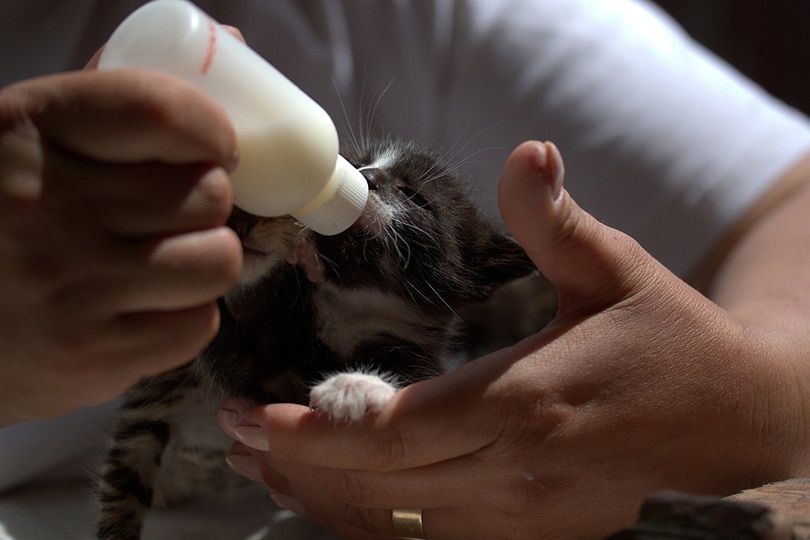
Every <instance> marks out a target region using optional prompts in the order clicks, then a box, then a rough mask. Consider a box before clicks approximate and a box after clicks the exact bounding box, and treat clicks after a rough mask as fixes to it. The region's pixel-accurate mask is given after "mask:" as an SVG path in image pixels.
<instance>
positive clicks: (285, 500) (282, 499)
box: [270, 493, 307, 516]
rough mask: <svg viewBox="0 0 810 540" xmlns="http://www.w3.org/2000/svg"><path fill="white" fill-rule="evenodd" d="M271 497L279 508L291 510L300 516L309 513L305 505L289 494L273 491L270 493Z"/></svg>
mask: <svg viewBox="0 0 810 540" xmlns="http://www.w3.org/2000/svg"><path fill="white" fill-rule="evenodd" d="M270 498H271V499H273V502H274V503H276V506H278V507H279V508H283V509H284V510H289V511H290V512H293V513H294V514H298V515H299V516H305V515H307V512H306V510H304V505H303V504H301V503H300V502H298V500H297V499H293V498H292V497H290V496H289V495H284V494H283V493H273V494H272V495H270Z"/></svg>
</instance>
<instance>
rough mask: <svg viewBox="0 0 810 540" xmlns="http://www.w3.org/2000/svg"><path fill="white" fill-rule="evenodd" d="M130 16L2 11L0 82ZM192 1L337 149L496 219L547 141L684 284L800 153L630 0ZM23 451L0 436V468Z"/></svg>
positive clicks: (609, 215) (741, 93) (587, 198)
mask: <svg viewBox="0 0 810 540" xmlns="http://www.w3.org/2000/svg"><path fill="white" fill-rule="evenodd" d="M138 4H140V2H138V1H118V0H71V1H70V2H56V3H55V2H52V1H50V0H27V1H26V2H4V3H3V4H2V5H0V50H2V51H4V60H3V62H2V63H1V64H0V84H2V85H5V84H7V83H9V82H12V81H15V80H20V79H23V78H26V77H31V76H35V75H40V74H45V73H50V72H55V71H60V70H64V69H69V68H77V67H80V66H81V65H82V64H83V63H84V62H85V61H86V60H87V59H88V58H89V57H90V55H91V54H92V53H93V52H94V51H95V50H96V49H97V48H98V47H99V46H100V45H101V44H102V43H103V42H104V40H105V38H106V37H107V36H108V35H109V34H110V33H111V32H112V30H113V28H114V27H115V25H116V24H117V23H118V22H119V21H120V20H122V19H123V18H124V16H125V15H126V14H127V13H128V12H130V11H131V10H132V9H134V7H135V6H136V5H138ZM198 4H199V5H200V6H201V7H203V9H205V10H206V11H208V12H209V13H210V14H211V15H212V16H214V18H216V19H217V20H218V21H220V22H222V23H226V24H231V25H234V26H238V27H239V28H240V29H241V30H242V32H243V34H244V36H245V38H246V40H247V42H248V43H249V44H250V45H251V46H252V47H253V48H254V49H256V50H257V51H258V52H259V53H260V54H261V55H262V56H264V57H265V58H267V59H268V60H269V61H270V62H271V63H272V64H274V65H275V66H276V67H277V68H278V69H279V70H280V71H282V73H285V74H286V75H287V76H288V77H289V78H290V79H292V80H293V81H294V82H295V83H297V84H298V85H299V86H300V87H301V88H302V89H303V90H304V91H306V92H307V93H308V94H310V95H311V96H312V97H313V98H314V99H315V100H316V101H318V102H319V103H321V105H323V106H324V108H325V109H326V110H327V111H328V112H329V113H330V114H331V115H332V117H333V119H334V120H335V122H336V124H337V125H338V127H339V129H340V130H341V131H342V132H343V133H344V134H345V135H344V139H348V138H350V137H352V136H354V137H359V136H361V135H362V134H367V133H372V134H395V135H397V136H401V137H403V138H408V139H417V140H419V141H421V142H424V143H426V144H429V145H433V146H435V147H438V148H441V149H443V150H444V151H445V152H446V153H447V154H448V155H449V156H450V157H451V158H452V159H454V160H455V161H457V162H459V163H462V164H463V170H464V171H465V172H466V174H467V175H468V176H469V179H470V182H471V184H472V186H473V189H474V192H475V195H476V197H477V198H478V200H479V201H480V202H481V204H482V206H483V207H484V208H485V209H486V210H487V211H488V213H489V214H491V215H492V216H493V217H494V218H497V217H498V213H497V202H496V198H495V194H496V186H497V180H498V176H499V173H500V170H501V167H502V165H503V163H504V160H505V159H506V157H507V155H508V154H509V152H510V151H511V150H512V149H513V148H514V147H515V146H516V145H517V144H518V143H520V142H521V141H523V140H526V139H530V138H532V139H548V140H553V141H554V142H555V143H557V145H558V146H559V148H560V149H561V151H562V153H563V156H564V158H565V160H566V169H567V177H566V186H567V188H568V189H569V191H570V192H571V193H572V194H573V196H574V198H575V199H576V200H577V201H578V203H579V204H580V205H581V206H582V207H584V208H585V209H586V210H588V211H589V212H591V213H592V214H594V215H595V216H596V217H598V218H599V219H600V220H602V221H604V222H606V223H607V224H609V225H611V226H613V227H616V228H619V229H621V230H623V231H625V232H627V233H628V234H630V235H631V236H633V237H635V238H636V239H637V240H638V241H640V242H641V244H642V245H643V246H644V247H645V248H647V250H649V251H650V252H651V253H652V254H653V255H654V256H656V257H657V258H658V259H659V260H661V261H662V262H663V263H665V264H666V265H667V266H669V267H670V268H671V269H672V270H673V271H674V272H676V273H677V274H680V275H686V274H687V273H688V272H689V271H690V270H691V269H692V268H693V267H694V265H695V264H696V263H698V262H699V261H700V260H701V258H702V257H703V256H705V254H706V252H707V251H708V250H709V249H710V248H711V246H712V245H713V244H714V243H715V242H716V241H717V240H718V239H719V238H720V237H721V236H722V235H723V234H724V232H726V231H727V230H728V228H729V227H730V226H731V225H732V224H733V223H734V222H735V220H737V219H739V218H740V216H741V215H742V214H743V213H744V212H745V210H746V209H747V208H749V207H750V205H751V204H752V203H753V202H754V201H755V200H756V199H757V198H758V197H759V196H760V195H761V194H762V193H763V191H765V190H766V189H767V188H768V187H769V186H770V184H771V183H772V181H773V180H774V179H776V178H778V177H779V176H780V174H782V173H783V172H785V171H786V170H787V168H789V167H790V166H791V165H792V164H794V163H795V162H796V161H797V159H798V158H799V157H800V156H802V155H803V154H805V153H807V152H808V151H810V123H808V119H807V118H806V117H805V116H803V115H801V114H800V113H798V112H796V111H795V110H792V109H790V108H788V107H786V106H785V105H783V104H782V103H780V102H778V101H777V100H775V99H773V98H771V97H770V96H768V95H767V94H765V93H764V92H762V91H761V90H760V89H759V88H758V87H757V86H755V85H754V84H752V83H750V82H749V81H747V80H745V79H743V78H742V77H740V76H739V75H737V74H736V72H734V71H733V70H731V69H729V68H728V67H727V66H726V65H725V64H724V63H723V62H721V61H720V60H718V59H717V58H715V57H713V56H712V55H710V54H709V53H707V52H706V51H705V50H704V49H702V48H701V47H700V46H698V45H697V44H695V43H694V42H692V41H690V40H689V38H688V37H687V36H686V35H685V34H684V32H683V31H682V30H681V29H680V28H679V27H677V26H676V25H675V24H674V23H673V22H672V21H671V20H670V19H669V18H668V17H667V16H666V15H665V14H663V13H662V12H661V11H660V10H659V9H657V8H655V7H654V6H651V5H648V4H646V3H644V2H641V1H632V0H612V1H610V2H605V1H603V0H500V1H493V0H467V1H461V0H459V1H449V0H436V1H433V2H420V1H418V0H417V1H412V2H408V1H404V0H402V1H395V0H391V1H383V0H346V1H344V2H339V1H335V0H320V1H316V0H300V1H293V0H272V1H270V0H264V1H263V0H243V1H240V2H232V1H230V0H210V1H205V0H201V1H200V2H198ZM268 99H272V96H268ZM81 414H84V413H79V415H81ZM58 423H59V422H55V423H54V424H58ZM46 424H47V423H46ZM88 425H89V424H88ZM17 429H18V430H20V431H23V430H21V428H17ZM88 429H89V428H88ZM25 441H30V439H26V438H25V437H23V436H13V435H11V432H10V430H8V432H7V431H6V430H0V453H3V454H5V453H6V452H7V449H8V448H10V446H11V445H22V444H25ZM54 447H55V448H59V447H58V446H54ZM62 457H63V456H61V455H60V459H61V458H62ZM37 459H41V458H40V457H38V458H37ZM46 461H47V460H46ZM38 463H40V464H41V467H39V469H45V468H46V467H47V466H49V465H53V463H47V462H42V461H40V462H38ZM9 467H13V464H11V463H9V462H8V461H7V460H0V489H2V488H3V487H8V486H9V485H11V484H13V483H15V482H18V481H20V480H21V479H20V478H19V475H16V476H15V475H10V471H9V470H8V469H9ZM34 472H35V471H29V472H27V473H26V475H27V476H31V475H33V474H34ZM9 478H14V481H13V482H12V481H9Z"/></svg>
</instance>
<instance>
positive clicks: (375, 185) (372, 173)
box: [360, 167, 382, 191]
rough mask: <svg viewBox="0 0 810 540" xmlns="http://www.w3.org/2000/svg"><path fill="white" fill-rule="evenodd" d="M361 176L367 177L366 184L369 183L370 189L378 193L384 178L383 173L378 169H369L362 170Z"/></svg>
mask: <svg viewBox="0 0 810 540" xmlns="http://www.w3.org/2000/svg"><path fill="white" fill-rule="evenodd" d="M360 174H362V175H363V176H365V177H366V182H368V189H371V190H374V191H376V190H377V189H379V187H380V185H379V181H380V179H381V178H382V171H381V170H380V169H378V168H376V167H371V168H368V169H360Z"/></svg>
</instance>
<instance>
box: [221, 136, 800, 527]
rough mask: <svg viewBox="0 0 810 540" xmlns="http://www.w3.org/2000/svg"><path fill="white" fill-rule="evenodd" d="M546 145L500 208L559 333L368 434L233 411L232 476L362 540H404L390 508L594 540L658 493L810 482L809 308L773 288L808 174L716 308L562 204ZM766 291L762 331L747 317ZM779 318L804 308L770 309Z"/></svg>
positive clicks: (459, 522)
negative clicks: (538, 278)
mask: <svg viewBox="0 0 810 540" xmlns="http://www.w3.org/2000/svg"><path fill="white" fill-rule="evenodd" d="M543 148H544V147H542V146H541V145H537V144H535V143H527V144H525V145H522V146H520V147H519V148H518V149H517V150H516V151H515V153H513V154H512V156H511V157H510V160H509V162H508V163H507V165H506V168H505V171H504V174H503V176H502V180H501V196H502V203H501V204H502V209H503V215H504V218H505V219H506V221H507V224H508V225H509V227H510V230H511V231H512V233H513V234H514V235H515V237H516V238H517V239H518V240H519V241H520V242H521V243H522V244H523V246H524V247H525V248H526V249H527V252H528V253H529V254H530V255H531V256H532V257H533V259H534V260H535V262H536V263H537V265H538V267H539V268H540V269H541V270H542V271H543V273H544V274H546V275H547V276H548V277H549V279H550V280H551V281H552V282H553V283H554V284H555V285H556V286H557V288H558V291H559V293H560V305H561V307H560V313H559V315H558V317H557V319H556V320H555V321H554V322H553V323H552V325H551V326H550V327H549V328H547V329H546V330H544V331H543V332H541V333H540V334H538V335H537V336H534V337H531V338H529V339H527V340H525V341H523V342H521V343H520V344H518V345H516V346H515V347H513V348H510V349H506V350H503V351H499V352H497V353H494V354H492V355H490V356H488V357H485V358H481V359H479V360H476V361H474V362H472V363H471V364H469V365H467V366H465V367H463V368H462V369H460V370H458V371H456V372H454V373H451V374H449V375H446V376H443V377H440V378H438V379H435V380H431V381H425V382H421V383H418V384H415V385H412V386H410V387H408V388H406V389H404V390H402V391H401V392H399V393H398V394H397V396H396V397H395V398H394V401H393V402H392V403H391V404H390V405H389V406H388V407H387V408H386V409H384V410H383V411H382V413H381V414H380V415H378V416H375V417H373V418H371V419H369V420H368V421H367V422H365V423H363V424H358V425H348V426H347V425H338V426H336V425H333V424H332V423H331V422H330V421H329V420H328V419H325V418H322V417H319V416H318V415H317V414H315V413H313V412H312V411H309V410H308V409H306V408H304V407H298V406H294V405H270V406H267V407H259V408H255V409H250V410H241V409H238V408H237V409H236V410H235V411H234V410H231V411H230V412H229V411H227V410H226V411H222V412H221V413H220V420H221V422H222V424H223V425H224V427H225V428H226V429H227V430H229V431H231V433H234V432H233V428H234V426H241V427H240V428H239V429H238V430H237V431H236V432H235V433H234V435H235V436H237V437H240V438H241V439H242V440H243V441H244V442H246V443H250V444H251V445H252V446H253V447H254V449H250V448H249V447H246V446H242V445H241V444H237V445H236V446H235V448H234V449H233V453H232V456H231V458H232V462H233V463H237V464H239V463H240V461H239V460H241V464H242V465H243V466H245V467H246V468H244V469H243V471H245V472H248V473H249V474H251V475H252V476H254V477H256V476H257V474H260V475H261V478H262V479H263V480H264V481H265V482H267V483H268V484H269V485H270V486H271V487H272V488H274V489H275V490H276V492H277V493H278V494H282V497H280V498H279V501H281V502H282V503H285V504H288V505H290V500H289V499H286V498H284V496H292V497H293V498H294V499H295V500H296V501H298V505H299V506H295V508H296V509H298V510H302V509H303V510H304V511H306V513H307V515H310V516H311V517H312V518H313V519H315V520H316V521H319V522H321V523H324V524H325V525H327V526H330V527H333V528H335V529H336V530H338V531H339V532H341V533H342V534H344V535H346V536H347V537H349V538H376V537H377V536H374V535H370V534H368V532H367V531H373V532H374V533H377V534H380V535H386V534H389V535H390V534H391V532H392V530H391V509H392V508H423V509H424V511H423V518H424V526H425V532H426V535H427V536H428V537H429V538H458V537H464V538H500V537H505V538H524V537H525V538H567V537H583V536H584V537H598V535H600V534H601V535H604V534H607V533H609V532H611V531H612V530H615V529H617V528H620V527H621V526H623V525H625V524H626V523H628V522H629V521H631V520H632V519H633V517H634V515H635V512H636V510H637V508H638V505H639V503H640V502H641V500H642V499H643V498H644V496H645V495H646V494H648V493H649V492H651V491H654V490H657V489H663V488H669V489H682V490H687V491H696V492H706V493H719V494H724V493H732V492H734V491H736V490H738V489H741V488H743V487H747V486H751V485H755V484H759V483H763V482H766V481H769V480H775V479H779V478H786V477H791V476H799V475H806V474H808V473H810V457H809V456H810V448H808V444H810V443H808V441H810V437H808V426H807V424H806V423H805V422H806V420H804V419H805V418H807V417H808V410H809V409H810V403H809V402H808V401H810V398H808V387H807V385H808V381H809V380H810V376H808V369H809V368H808V365H807V363H806V360H805V357H804V355H803V354H801V351H802V350H807V346H808V343H807V340H808V336H807V332H806V329H805V328H804V327H803V325H802V323H801V321H802V320H803V319H797V318H796V311H795V310H803V309H807V307H808V306H810V297H808V295H806V294H803V293H802V289H801V287H799V288H792V287H787V288H786V287H782V286H780V285H779V282H780V276H781V278H782V279H785V278H788V279H789V280H791V281H793V280H795V279H796V278H795V274H796V273H801V271H802V269H803V268H804V267H806V265H807V262H808V261H807V257H808V255H807V252H806V251H802V250H797V249H796V246H797V245H808V244H807V242H806V241H805V242H804V243H798V244H797V243H796V242H801V240H802V238H803V237H804V235H806V234H807V231H808V230H810V227H808V226H807V225H808V223H807V217H806V215H805V214H803V213H802V212H800V211H799V208H801V206H799V204H800V202H799V201H800V199H801V198H806V197H807V196H808V190H807V189H806V188H801V190H802V191H798V190H799V189H800V186H802V185H807V184H806V182H807V181H808V178H807V177H806V169H805V168H804V167H805V165H802V166H800V167H799V168H797V169H794V170H793V171H791V173H789V175H788V179H787V181H789V182H791V183H792V182H793V180H791V178H793V177H792V175H794V174H795V175H797V176H796V178H795V182H796V184H795V186H796V190H797V191H795V192H794V194H793V195H792V196H791V197H789V198H788V199H784V200H782V201H781V203H775V204H772V205H769V206H770V207H769V208H763V209H762V214H761V215H760V217H759V218H758V219H756V220H755V221H754V222H753V223H752V224H749V225H748V226H747V227H746V232H745V234H744V235H743V236H742V238H741V239H739V240H738V241H736V242H735V243H734V248H732V249H731V250H730V254H729V256H728V258H727V259H726V260H727V262H726V263H725V264H724V265H723V266H722V267H721V271H720V273H719V274H718V279H717V281H716V288H717V294H718V301H720V302H722V305H718V304H717V303H715V302H712V301H710V300H709V299H707V298H706V297H704V296H703V295H701V294H700V293H698V292H697V291H696V290H695V289H693V288H692V287H690V286H689V285H687V284H686V283H685V282H683V281H681V280H679V279H678V278H676V277H675V276H674V275H672V274H671V273H670V272H669V271H667V270H666V269H665V268H663V267H662V266H661V265H660V264H659V263H657V262H656V261H655V260H654V259H652V258H651V257H650V256H649V255H647V254H646V253H645V252H644V251H643V250H641V249H640V247H639V246H638V245H637V244H636V243H635V242H634V241H633V240H631V239H630V238H629V237H627V236H625V235H623V234H621V233H619V232H617V231H615V230H613V229H609V228H607V227H605V226H603V225H601V224H599V223H598V222H597V221H596V220H594V219H593V218H591V217H590V216H588V215H587V214H586V213H584V212H583V211H582V210H581V209H579V208H578V207H577V206H576V205H575V204H574V203H573V201H572V200H571V198H570V197H569V196H568V195H567V194H566V193H565V192H564V191H563V192H562V193H563V194H562V196H561V197H560V198H559V199H558V200H556V201H554V200H552V199H551V198H550V197H549V188H548V186H549V184H550V182H551V177H552V176H553V175H551V174H548V172H547V171H548V169H547V168H546V166H545V165H538V164H539V163H542V162H544V161H545V160H544V158H542V157H541V155H542V154H543V153H544V152H543ZM777 185H780V184H777ZM781 185H782V186H784V184H781ZM794 201H796V202H795V203H794ZM791 209H792V210H791ZM792 235H793V237H792V239H791V240H792V241H790V242H775V241H774V236H776V237H779V238H786V237H788V238H789V237H790V236H792ZM762 244H764V245H767V246H769V250H774V251H773V252H771V253H769V254H768V258H767V260H765V259H759V257H758V255H757V254H758V253H759V248H760V245H762ZM779 246H782V247H779ZM777 258H781V259H782V261H781V263H780V264H778V265H775V267H769V265H771V264H773V262H774V261H775V260H776V259H777ZM735 261H737V262H745V263H746V264H751V263H752V261H754V262H756V264H754V265H753V267H749V268H748V269H737V270H735V269H734V268H733V265H734V264H735ZM755 268H760V271H761V272H764V271H767V272H768V273H769V274H771V275H772V276H773V278H772V279H767V280H758V279H755V277H756V275H755V274H756V273H757V272H755V270H754V269H755ZM805 283H806V281H805ZM765 293H767V294H766V296H767V301H766V302H765V303H766V304H767V305H770V306H771V308H770V309H768V310H767V311H765V312H764V315H767V317H766V319H767V320H763V319H762V318H760V317H758V316H756V315H753V316H752V312H753V313H754V314H756V313H757V311H756V310H754V309H752V305H753V304H752V303H751V302H752V300H753V299H758V301H762V295H763V294H765ZM783 302H788V303H789V304H790V305H792V306H794V308H795V310H792V311H781V312H779V311H778V310H776V311H775V309H774V307H773V306H779V305H780V304H781V303H783ZM779 320H781V321H782V322H781V323H778V322H777V321H779ZM230 405H231V406H232V407H233V406H234V404H230ZM264 434H266V439H265V438H264ZM267 445H269V448H270V450H269V451H265V452H262V451H259V450H256V449H255V448H261V447H265V448H267ZM239 456H242V457H239ZM246 456H251V457H246ZM234 458H235V459H234Z"/></svg>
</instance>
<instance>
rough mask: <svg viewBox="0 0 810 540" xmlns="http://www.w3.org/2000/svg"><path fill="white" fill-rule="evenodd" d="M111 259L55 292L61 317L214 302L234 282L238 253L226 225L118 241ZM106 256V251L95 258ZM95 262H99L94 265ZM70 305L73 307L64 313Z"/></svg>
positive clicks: (54, 300) (53, 301)
mask: <svg viewBox="0 0 810 540" xmlns="http://www.w3.org/2000/svg"><path fill="white" fill-rule="evenodd" d="M110 251H118V252H119V254H118V256H117V257H115V259H114V260H112V261H107V262H106V263H104V264H99V266H97V267H96V268H94V269H93V271H92V272H89V273H88V275H87V276H86V277H85V278H83V279H82V281H80V282H79V283H68V284H67V285H66V286H64V287H63V288H62V291H61V292H59V293H58V294H54V295H53V297H52V299H51V305H52V306H54V308H56V309H64V310H65V311H64V312H65V313H68V312H74V313H76V314H77V316H76V319H77V320H79V319H80V316H79V314H82V313H86V314H91V315H94V316H97V315H98V314H100V315H104V314H111V315H114V314H121V313H133V312H141V311H175V310H184V309H188V308H192V307H194V306H198V305H201V304H207V303H209V302H215V301H216V300H217V298H219V297H221V296H223V295H224V294H225V293H226V292H227V291H228V290H230V288H231V287H233V285H234V284H235V283H236V280H237V279H238V277H239V274H240V272H241V260H242V259H241V254H242V249H241V245H240V243H239V239H238V238H237V236H236V234H235V233H234V232H233V231H232V230H230V229H228V228H227V227H220V228H217V229H209V230H205V231H199V232H193V233H187V234H182V235H177V236H172V237H169V238H165V239H160V240H155V241H147V242H141V243H138V244H135V243H128V242H121V243H119V245H118V246H117V248H116V249H114V250H110ZM104 256H107V257H110V255H109V253H102V254H99V255H98V257H96V258H95V259H94V260H99V259H101V257H104ZM97 264H98V263H97ZM70 306H73V309H72V310H71V309H69V308H70Z"/></svg>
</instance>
